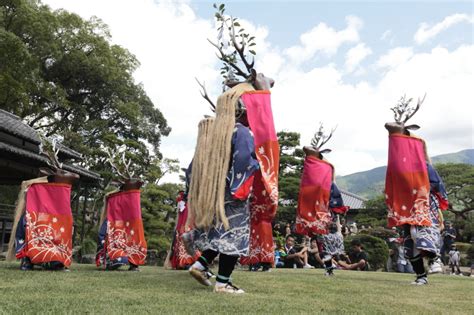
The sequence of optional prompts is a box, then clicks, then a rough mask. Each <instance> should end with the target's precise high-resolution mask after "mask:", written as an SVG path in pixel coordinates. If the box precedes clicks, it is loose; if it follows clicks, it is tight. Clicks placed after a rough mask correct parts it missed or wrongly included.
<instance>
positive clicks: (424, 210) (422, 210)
mask: <svg viewBox="0 0 474 315" xmlns="http://www.w3.org/2000/svg"><path fill="white" fill-rule="evenodd" d="M429 198H430V191H429V189H428V187H422V188H421V189H419V190H418V191H417V192H416V200H415V201H414V203H413V206H412V207H411V209H410V216H402V215H400V214H398V213H397V212H396V211H394V209H393V208H392V207H391V206H390V205H387V207H388V219H389V220H390V219H394V220H395V221H396V222H398V225H403V224H407V223H410V222H411V223H412V224H413V222H414V224H413V225H421V224H422V223H423V222H426V220H427V219H428V220H429V217H430V205H429Z"/></svg>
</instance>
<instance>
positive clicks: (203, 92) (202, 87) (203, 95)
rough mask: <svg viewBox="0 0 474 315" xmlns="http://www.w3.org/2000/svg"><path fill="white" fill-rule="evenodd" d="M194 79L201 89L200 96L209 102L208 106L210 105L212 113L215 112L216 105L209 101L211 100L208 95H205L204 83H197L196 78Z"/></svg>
mask: <svg viewBox="0 0 474 315" xmlns="http://www.w3.org/2000/svg"><path fill="white" fill-rule="evenodd" d="M194 79H196V82H197V83H198V84H199V86H200V87H201V89H202V90H201V91H199V92H200V93H201V96H202V97H203V98H204V99H205V100H206V101H208V102H209V104H211V110H212V111H213V112H215V111H216V105H215V104H214V103H213V102H212V101H211V99H210V98H209V95H207V90H206V82H203V83H201V82H199V80H198V79H197V78H194Z"/></svg>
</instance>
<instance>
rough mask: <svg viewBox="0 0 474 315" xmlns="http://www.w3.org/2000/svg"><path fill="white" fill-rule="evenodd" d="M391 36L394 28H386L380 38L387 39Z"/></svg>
mask: <svg viewBox="0 0 474 315" xmlns="http://www.w3.org/2000/svg"><path fill="white" fill-rule="evenodd" d="M390 36H392V30H386V31H385V32H383V34H382V36H380V39H381V40H387V39H388V38H390Z"/></svg>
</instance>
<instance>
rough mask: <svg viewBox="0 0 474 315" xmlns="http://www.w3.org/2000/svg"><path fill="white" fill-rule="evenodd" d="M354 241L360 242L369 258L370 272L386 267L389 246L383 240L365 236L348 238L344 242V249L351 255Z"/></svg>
mask: <svg viewBox="0 0 474 315" xmlns="http://www.w3.org/2000/svg"><path fill="white" fill-rule="evenodd" d="M354 239H357V240H359V241H360V243H361V244H362V248H363V249H364V251H365V252H366V253H367V255H368V256H369V267H370V270H374V271H375V270H379V269H382V268H384V267H385V264H386V263H387V259H388V246H387V244H386V243H385V241H384V240H383V239H381V238H379V237H375V236H371V235H364V234H359V235H354V236H348V237H346V239H345V240H344V247H345V248H346V251H347V252H348V253H349V254H351V252H352V246H351V242H352V240H354Z"/></svg>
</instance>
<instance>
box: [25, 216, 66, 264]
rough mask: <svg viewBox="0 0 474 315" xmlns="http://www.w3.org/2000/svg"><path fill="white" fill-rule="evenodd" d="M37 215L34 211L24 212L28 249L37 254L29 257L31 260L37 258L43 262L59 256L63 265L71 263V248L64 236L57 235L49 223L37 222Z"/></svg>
mask: <svg viewBox="0 0 474 315" xmlns="http://www.w3.org/2000/svg"><path fill="white" fill-rule="evenodd" d="M38 215H39V216H41V213H40V214H37V213H36V212H27V213H26V227H27V230H28V231H29V233H28V234H29V236H28V237H29V239H28V249H29V250H30V249H32V250H36V251H37V254H36V255H35V256H34V257H30V259H31V260H35V259H37V258H40V257H41V259H42V261H44V262H50V261H55V260H57V259H53V257H61V259H63V260H64V262H65V263H64V264H65V265H69V264H70V263H71V258H72V248H71V247H70V246H69V244H68V243H67V242H64V238H63V237H61V236H60V235H57V234H56V233H55V231H54V229H53V228H52V226H51V225H50V224H39V223H38Z"/></svg>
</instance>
